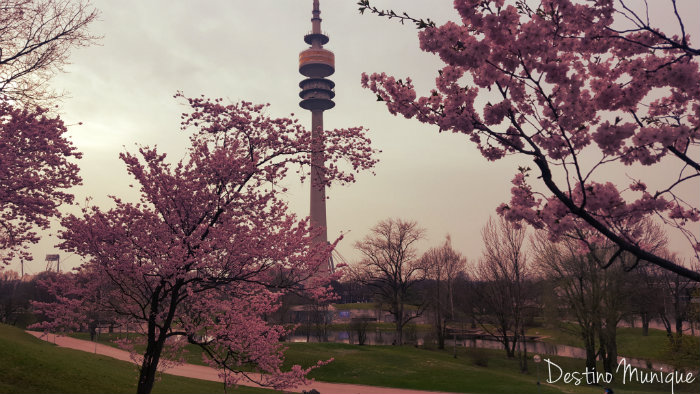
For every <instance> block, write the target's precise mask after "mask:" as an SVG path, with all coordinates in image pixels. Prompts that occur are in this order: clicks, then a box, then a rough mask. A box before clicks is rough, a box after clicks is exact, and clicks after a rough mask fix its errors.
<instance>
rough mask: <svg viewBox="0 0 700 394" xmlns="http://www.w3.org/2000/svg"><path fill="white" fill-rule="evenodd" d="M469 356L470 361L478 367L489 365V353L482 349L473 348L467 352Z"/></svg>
mask: <svg viewBox="0 0 700 394" xmlns="http://www.w3.org/2000/svg"><path fill="white" fill-rule="evenodd" d="M469 356H470V357H471V359H472V363H473V364H474V365H476V366H479V367H488V366H489V354H488V352H486V351H485V350H484V349H479V348H473V349H471V352H469Z"/></svg>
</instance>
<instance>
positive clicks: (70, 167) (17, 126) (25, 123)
mask: <svg viewBox="0 0 700 394" xmlns="http://www.w3.org/2000/svg"><path fill="white" fill-rule="evenodd" d="M46 112H47V111H46V110H45V109H42V108H38V107H37V108H34V109H30V108H23V109H20V108H17V107H14V106H12V105H11V104H9V103H8V102H3V101H0V262H1V264H0V266H2V265H4V264H7V263H9V262H10V260H12V259H13V258H15V257H19V258H22V259H25V260H31V258H32V257H31V255H30V254H29V252H28V251H27V248H28V245H29V244H32V243H36V242H38V240H39V236H38V234H37V233H36V229H37V228H39V229H46V228H48V227H49V224H50V221H51V219H52V218H55V217H58V216H59V211H58V207H59V206H60V205H61V204H64V203H65V204H69V203H71V202H73V195H72V194H70V193H68V191H67V189H69V188H70V187H72V186H75V185H79V184H80V182H81V179H80V177H79V176H78V166H77V165H76V164H75V163H74V162H73V159H77V158H80V157H81V154H80V153H79V152H77V151H76V149H75V147H74V146H73V144H72V143H71V142H70V141H69V140H68V139H67V138H66V136H65V134H66V132H67V129H66V126H65V125H64V124H63V121H62V120H61V119H60V118H58V117H51V116H48V115H47V113H46Z"/></svg>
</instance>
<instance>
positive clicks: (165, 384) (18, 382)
mask: <svg viewBox="0 0 700 394" xmlns="http://www.w3.org/2000/svg"><path fill="white" fill-rule="evenodd" d="M137 377H138V374H137V370H136V366H134V365H133V364H130V363H127V362H124V361H119V360H115V359H113V358H110V357H106V356H100V355H95V354H90V353H85V352H81V351H78V350H72V349H65V348H59V347H57V346H55V345H53V344H50V343H48V342H44V341H42V340H39V339H37V338H34V337H33V336H31V335H29V334H27V333H25V332H23V331H22V330H20V329H18V328H15V327H10V326H7V325H2V324H0V393H134V392H136V381H137ZM153 392H154V393H224V388H223V385H222V384H221V383H216V382H209V381H205V380H198V379H187V378H182V377H179V376H172V375H167V374H163V375H162V379H161V380H160V381H158V382H156V384H155V386H154V388H153ZM227 392H228V393H277V391H272V390H261V389H254V388H247V387H246V388H238V389H229V390H228V391H227Z"/></svg>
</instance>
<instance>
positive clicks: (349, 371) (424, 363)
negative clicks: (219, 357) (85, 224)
mask: <svg viewBox="0 0 700 394" xmlns="http://www.w3.org/2000/svg"><path fill="white" fill-rule="evenodd" d="M80 335H82V336H83V337H84V336H85V334H79V335H78V336H80ZM113 335H114V334H113ZM107 338H108V336H107V335H104V334H103V335H102V336H101V339H102V340H105V339H107ZM285 346H287V347H288V350H287V351H286V362H285V365H286V367H289V366H290V365H293V364H301V365H302V366H304V367H308V366H311V365H314V364H316V362H317V361H318V360H327V359H329V358H334V361H333V362H332V363H330V364H328V365H326V366H323V367H321V368H318V369H316V370H314V371H313V372H312V373H311V375H310V377H313V378H316V379H317V380H321V381H328V382H339V383H354V384H366V385H376V386H387V387H400V388H411V389H423V390H438V391H450V392H467V393H538V392H541V393H561V392H571V393H600V392H602V388H601V387H596V386H585V385H583V384H582V385H579V386H576V385H573V384H563V383H562V382H561V381H560V382H558V383H557V384H555V385H543V386H541V387H540V391H538V389H537V385H536V382H537V372H538V371H537V366H536V365H535V364H534V363H533V362H532V361H530V363H529V373H528V374H522V373H520V372H519V369H518V365H517V363H516V362H515V361H514V360H509V359H507V358H506V357H505V354H504V352H503V351H499V350H485V349H476V350H475V349H464V348H461V349H459V354H458V358H457V359H455V358H453V357H452V352H451V351H450V350H447V351H439V350H428V349H422V348H415V347H411V346H357V345H346V344H335V343H287V344H285ZM189 349H190V350H191V351H190V354H189V355H188V361H189V362H192V363H195V364H202V360H201V357H200V356H199V352H198V351H197V350H196V348H194V347H190V348H189ZM546 358H549V359H550V360H551V361H552V362H554V363H556V364H557V365H559V366H560V367H561V368H562V370H564V371H565V372H574V371H582V370H583V369H584V368H585V363H584V360H577V359H570V358H564V357H546ZM477 359H479V360H484V359H486V361H487V364H488V366H487V367H482V366H478V365H476V364H475V360H477ZM539 367H540V370H539V372H540V380H541V381H542V382H544V381H545V379H546V378H547V369H546V367H547V365H546V363H544V362H543V363H541V364H540V365H539ZM601 369H602V367H601ZM555 377H556V375H555ZM698 382H700V380H698ZM612 387H613V388H615V392H620V393H642V392H655V393H670V385H665V384H664V385H658V384H657V385H654V386H650V385H640V384H626V385H622V384H619V383H618V384H612ZM695 387H696V390H695V391H693V389H692V386H691V388H688V387H687V385H686V387H675V392H677V393H679V392H697V391H698V390H697V389H700V383H695Z"/></svg>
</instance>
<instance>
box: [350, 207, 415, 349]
mask: <svg viewBox="0 0 700 394" xmlns="http://www.w3.org/2000/svg"><path fill="white" fill-rule="evenodd" d="M424 234H425V230H424V229H423V228H421V227H419V226H418V223H416V222H414V221H404V220H401V219H393V218H390V219H386V220H382V221H381V222H379V223H377V225H376V226H374V227H373V228H372V229H371V230H370V234H369V235H367V236H366V237H365V238H364V239H363V240H361V241H358V242H357V243H355V248H356V249H357V250H359V251H360V252H361V253H362V254H363V260H361V261H360V263H359V264H358V266H357V267H356V270H355V271H356V273H357V277H358V278H359V279H360V280H361V281H363V282H364V283H366V284H367V285H369V286H371V287H372V288H374V290H375V296H376V297H377V298H378V299H379V301H380V303H381V304H382V305H386V306H387V307H388V309H387V311H388V312H389V313H391V315H392V316H393V317H394V321H395V324H396V344H397V345H401V344H403V328H404V326H405V325H406V324H407V323H408V322H410V321H411V320H413V319H415V318H416V317H417V316H418V315H420V313H421V312H422V308H419V311H418V313H407V311H406V304H407V303H409V302H410V301H411V300H410V298H409V297H410V296H411V290H412V287H413V286H414V285H415V283H416V282H417V281H418V280H419V279H420V275H421V268H420V265H419V262H418V259H417V257H416V250H415V243H416V242H417V241H418V240H420V239H422V238H423V237H424Z"/></svg>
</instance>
